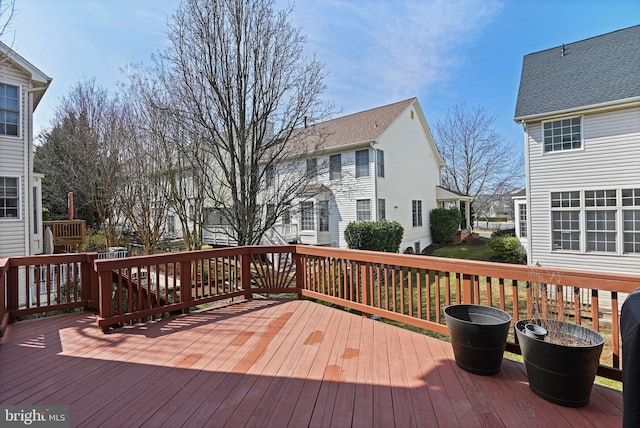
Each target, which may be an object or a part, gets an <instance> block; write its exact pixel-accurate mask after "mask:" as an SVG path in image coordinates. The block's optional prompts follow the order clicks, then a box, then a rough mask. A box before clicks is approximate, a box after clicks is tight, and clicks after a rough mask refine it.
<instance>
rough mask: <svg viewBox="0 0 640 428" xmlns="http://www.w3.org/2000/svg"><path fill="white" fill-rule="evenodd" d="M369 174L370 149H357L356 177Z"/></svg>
mask: <svg viewBox="0 0 640 428" xmlns="http://www.w3.org/2000/svg"><path fill="white" fill-rule="evenodd" d="M368 176H369V149H365V150H357V151H356V178H357V177H368Z"/></svg>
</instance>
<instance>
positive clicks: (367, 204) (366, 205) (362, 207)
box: [356, 199, 371, 221]
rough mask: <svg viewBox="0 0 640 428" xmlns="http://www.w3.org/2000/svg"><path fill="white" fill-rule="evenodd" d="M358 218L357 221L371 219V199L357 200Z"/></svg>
mask: <svg viewBox="0 0 640 428" xmlns="http://www.w3.org/2000/svg"><path fill="white" fill-rule="evenodd" d="M356 220H357V221H370V220H371V200H369V199H358V200H357V201H356Z"/></svg>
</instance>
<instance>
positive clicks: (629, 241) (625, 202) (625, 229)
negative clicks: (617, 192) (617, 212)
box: [622, 189, 640, 254]
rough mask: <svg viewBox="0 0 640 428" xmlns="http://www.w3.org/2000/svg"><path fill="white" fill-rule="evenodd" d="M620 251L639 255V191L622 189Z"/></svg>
mask: <svg viewBox="0 0 640 428" xmlns="http://www.w3.org/2000/svg"><path fill="white" fill-rule="evenodd" d="M622 235H623V237H622V242H623V249H622V251H623V252H624V253H626V254H629V253H640V189H622Z"/></svg>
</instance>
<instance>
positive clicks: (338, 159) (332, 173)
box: [329, 153, 342, 180]
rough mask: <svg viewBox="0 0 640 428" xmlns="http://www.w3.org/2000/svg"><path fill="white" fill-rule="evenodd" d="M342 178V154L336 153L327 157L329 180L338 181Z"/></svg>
mask: <svg viewBox="0 0 640 428" xmlns="http://www.w3.org/2000/svg"><path fill="white" fill-rule="evenodd" d="M341 178H342V154H340V153H337V154H334V155H330V156H329V180H340V179H341Z"/></svg>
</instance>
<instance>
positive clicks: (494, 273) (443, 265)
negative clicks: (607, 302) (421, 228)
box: [296, 245, 640, 292]
mask: <svg viewBox="0 0 640 428" xmlns="http://www.w3.org/2000/svg"><path fill="white" fill-rule="evenodd" d="M296 247H297V248H296V252H297V253H298V254H305V255H310V256H320V257H332V258H342V259H347V260H353V261H358V262H365V263H367V262H368V263H381V264H388V265H396V266H403V267H408V268H417V269H430V270H437V271H443V272H456V273H461V274H467V275H476V276H488V277H495V278H507V279H512V280H517V281H530V282H539V283H547V284H558V285H565V286H573V287H583V288H597V289H600V290H607V291H621V292H632V291H634V290H635V289H637V288H638V287H640V276H638V275H629V274H617V273H610V272H593V271H583V270H575V269H559V268H552V267H541V266H527V265H515V264H508V263H492V262H481V261H477V260H461V259H448V258H442V257H429V256H420V255H410V254H397V253H382V252H377V251H362V250H348V249H335V248H323V247H315V246H306V245H298V246H296Z"/></svg>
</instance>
